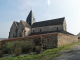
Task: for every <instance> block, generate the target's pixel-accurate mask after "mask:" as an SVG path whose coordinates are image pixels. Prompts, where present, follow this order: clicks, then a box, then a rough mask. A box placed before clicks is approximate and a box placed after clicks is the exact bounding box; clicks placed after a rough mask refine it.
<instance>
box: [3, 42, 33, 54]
mask: <svg viewBox="0 0 80 60" xmlns="http://www.w3.org/2000/svg"><path fill="white" fill-rule="evenodd" d="M15 47H21V49H22V52H31V51H32V45H31V44H30V43H29V42H28V41H13V42H7V43H5V44H4V45H3V51H4V53H10V54H13V53H14V50H15Z"/></svg>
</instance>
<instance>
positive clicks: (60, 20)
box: [32, 17, 65, 28]
mask: <svg viewBox="0 0 80 60" xmlns="http://www.w3.org/2000/svg"><path fill="white" fill-rule="evenodd" d="M64 19H65V17H62V18H58V19H51V20H46V21H41V22H36V23H34V24H33V25H32V28H35V27H43V26H52V25H60V24H61V25H62V24H63V21H64Z"/></svg>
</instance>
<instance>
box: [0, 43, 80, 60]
mask: <svg viewBox="0 0 80 60" xmlns="http://www.w3.org/2000/svg"><path fill="white" fill-rule="evenodd" d="M78 43H80V42H78ZM78 43H72V44H68V45H64V46H61V47H58V48H54V49H47V50H45V52H43V53H42V54H37V55H25V56H17V57H9V58H2V59H1V60H50V59H54V58H55V57H58V56H59V55H60V54H58V52H60V51H61V50H65V49H68V48H69V47H70V46H73V45H75V44H78Z"/></svg>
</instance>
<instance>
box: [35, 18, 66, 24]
mask: <svg viewBox="0 0 80 60" xmlns="http://www.w3.org/2000/svg"><path fill="white" fill-rule="evenodd" d="M62 18H64V19H65V17H62ZM62 18H57V19H62ZM57 19H56V18H55V19H50V20H44V21H39V22H46V21H52V20H57ZM35 23H38V22H35Z"/></svg>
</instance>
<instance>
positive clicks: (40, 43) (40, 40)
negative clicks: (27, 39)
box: [34, 36, 47, 49]
mask: <svg viewBox="0 0 80 60" xmlns="http://www.w3.org/2000/svg"><path fill="white" fill-rule="evenodd" d="M46 40H47V39H45V38H42V37H40V36H38V37H35V38H34V43H35V46H37V45H38V46H41V47H42V48H43V49H46V46H47V43H46Z"/></svg>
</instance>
